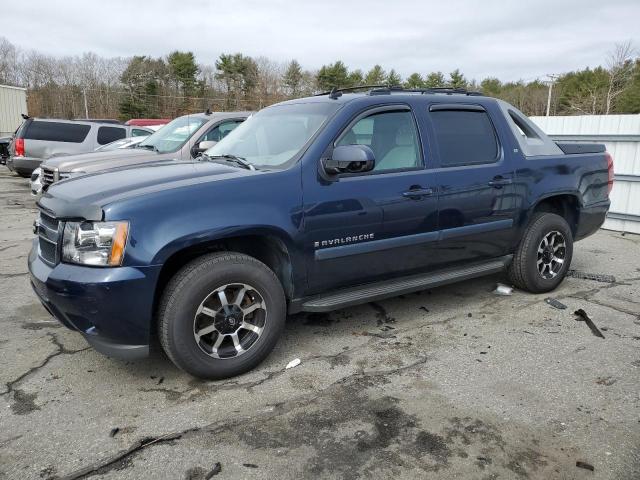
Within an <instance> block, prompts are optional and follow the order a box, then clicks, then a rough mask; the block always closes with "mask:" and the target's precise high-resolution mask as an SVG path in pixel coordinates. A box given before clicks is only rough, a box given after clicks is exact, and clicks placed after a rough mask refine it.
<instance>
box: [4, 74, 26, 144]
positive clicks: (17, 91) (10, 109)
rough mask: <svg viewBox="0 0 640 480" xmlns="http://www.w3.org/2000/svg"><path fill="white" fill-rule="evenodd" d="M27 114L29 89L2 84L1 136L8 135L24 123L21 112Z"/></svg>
mask: <svg viewBox="0 0 640 480" xmlns="http://www.w3.org/2000/svg"><path fill="white" fill-rule="evenodd" d="M22 113H24V114H27V89H26V88H20V87H10V86H9V85H0V137H8V136H10V135H12V134H13V132H15V130H16V128H18V127H19V126H20V124H21V123H22V117H21V116H20V114H22Z"/></svg>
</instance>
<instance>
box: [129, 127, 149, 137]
mask: <svg viewBox="0 0 640 480" xmlns="http://www.w3.org/2000/svg"><path fill="white" fill-rule="evenodd" d="M149 135H151V132H149V131H147V130H141V129H139V128H132V129H131V136H132V137H148V136H149Z"/></svg>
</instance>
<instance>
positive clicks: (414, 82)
mask: <svg viewBox="0 0 640 480" xmlns="http://www.w3.org/2000/svg"><path fill="white" fill-rule="evenodd" d="M404 86H405V87H406V88H424V80H423V79H422V76H421V75H420V74H419V73H412V74H411V75H409V77H408V78H407V81H406V82H404Z"/></svg>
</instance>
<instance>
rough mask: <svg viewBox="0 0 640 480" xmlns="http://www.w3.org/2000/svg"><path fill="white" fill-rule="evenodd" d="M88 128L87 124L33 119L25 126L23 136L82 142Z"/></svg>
mask: <svg viewBox="0 0 640 480" xmlns="http://www.w3.org/2000/svg"><path fill="white" fill-rule="evenodd" d="M89 130H91V126H89V125H82V124H77V123H62V122H40V121H38V120H34V121H33V122H31V123H30V124H29V125H28V126H27V127H26V128H25V131H24V132H23V138H24V139H25V140H44V141H47V142H67V143H82V142H84V140H85V138H87V134H88V133H89Z"/></svg>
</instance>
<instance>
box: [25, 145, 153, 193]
mask: <svg viewBox="0 0 640 480" xmlns="http://www.w3.org/2000/svg"><path fill="white" fill-rule="evenodd" d="M145 138H147V137H129V138H121V139H120V140H116V141H115V142H111V143H107V144H106V145H103V146H102V147H98V148H96V149H95V151H96V152H109V151H111V150H117V149H120V148H134V147H135V146H136V145H137V144H139V143H140V142H142V141H143V140H144V139H145ZM49 178H53V175H51V174H50V177H49ZM29 186H30V188H31V195H33V196H35V197H37V196H38V195H40V194H41V193H42V164H40V166H39V167H38V168H36V169H35V170H34V171H33V172H32V173H31V178H30V179H29Z"/></svg>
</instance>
